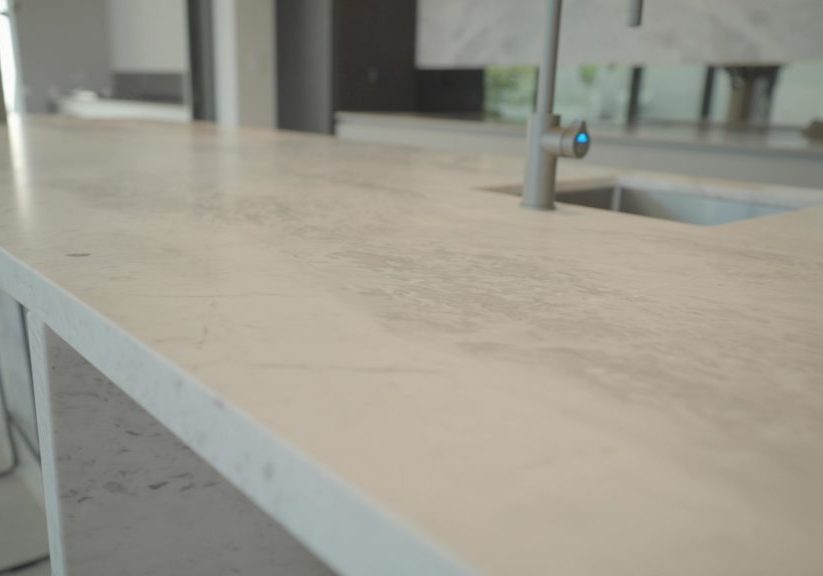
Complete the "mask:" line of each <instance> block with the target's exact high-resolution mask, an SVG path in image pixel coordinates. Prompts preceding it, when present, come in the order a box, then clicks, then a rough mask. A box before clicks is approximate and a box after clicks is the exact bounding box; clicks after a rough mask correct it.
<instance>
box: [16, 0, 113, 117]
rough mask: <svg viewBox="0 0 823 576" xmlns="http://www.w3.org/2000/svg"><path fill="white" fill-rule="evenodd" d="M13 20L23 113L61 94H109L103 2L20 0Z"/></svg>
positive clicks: (38, 109)
mask: <svg viewBox="0 0 823 576" xmlns="http://www.w3.org/2000/svg"><path fill="white" fill-rule="evenodd" d="M16 15H17V35H18V43H19V47H20V67H21V72H22V86H23V93H24V99H25V103H26V110H27V111H28V112H30V113H33V114H42V113H46V112H48V111H49V109H50V105H49V102H50V95H52V94H56V93H59V92H62V91H67V90H72V89H75V88H85V89H90V90H96V91H101V92H105V91H109V90H110V89H111V81H112V78H111V68H110V63H109V32H108V30H109V21H108V0H72V1H71V2H67V1H65V0H20V4H19V7H18V11H17V14H16Z"/></svg>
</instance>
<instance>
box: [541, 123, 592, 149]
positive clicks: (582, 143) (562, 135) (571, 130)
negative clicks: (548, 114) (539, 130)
mask: <svg viewBox="0 0 823 576" xmlns="http://www.w3.org/2000/svg"><path fill="white" fill-rule="evenodd" d="M541 143H542V145H543V149H544V150H546V152H548V153H549V154H554V155H555V156H562V157H566V158H582V157H583V156H585V155H586V154H587V153H588V152H589V146H590V145H591V136H589V131H588V129H587V127H586V121H585V120H582V119H577V120H575V121H574V122H572V123H571V124H569V126H568V127H566V128H563V127H562V126H556V127H554V128H551V129H549V130H548V131H547V132H546V133H545V134H544V135H543V138H542V139H541Z"/></svg>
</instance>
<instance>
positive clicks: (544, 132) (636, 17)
mask: <svg viewBox="0 0 823 576" xmlns="http://www.w3.org/2000/svg"><path fill="white" fill-rule="evenodd" d="M562 7H563V0H549V6H548V26H547V29H546V39H545V43H544V45H543V54H542V61H541V64H540V75H539V78H538V86H537V109H536V110H535V112H534V114H533V115H532V116H531V118H530V119H529V136H528V153H527V157H526V184H525V186H524V188H523V206H524V207H526V208H534V209H536V210H554V196H555V183H556V173H557V159H558V158H561V157H565V158H582V157H583V156H585V155H586V153H587V152H588V151H589V145H590V144H591V137H590V136H589V133H588V131H587V129H586V123H585V122H584V121H583V120H575V121H574V122H572V123H571V125H569V126H568V127H566V128H563V127H562V126H561V125H560V116H558V115H557V114H554V85H555V81H556V79H557V51H558V47H559V45H560V12H561V9H562ZM642 14H643V0H630V4H629V26H639V25H640V22H641V19H642Z"/></svg>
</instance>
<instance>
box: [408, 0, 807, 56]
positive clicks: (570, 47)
mask: <svg viewBox="0 0 823 576" xmlns="http://www.w3.org/2000/svg"><path fill="white" fill-rule="evenodd" d="M627 6H628V0H567V1H566V2H565V3H564V6H563V11H564V14H563V25H562V32H561V48H560V65H561V66H562V65H576V64H589V63H638V64H639V63H646V64H677V63H684V62H693V63H704V62H711V63H752V64H753V63H769V64H771V63H775V62H789V61H795V60H815V59H821V58H823V2H820V1H819V0H777V1H775V0H723V1H716V0H647V1H646V2H645V15H644V21H643V26H642V27H641V28H633V29H629V28H627V27H626V20H627ZM545 10H546V0H511V1H509V0H506V1H504V0H445V1H444V0H420V1H419V2H418V27H417V34H418V37H417V38H418V41H417V63H418V65H419V66H421V67H423V68H455V67H457V68H465V67H481V66H489V65H525V64H536V63H537V62H538V60H539V53H540V48H541V45H542V38H543V34H544V33H545V17H544V15H545Z"/></svg>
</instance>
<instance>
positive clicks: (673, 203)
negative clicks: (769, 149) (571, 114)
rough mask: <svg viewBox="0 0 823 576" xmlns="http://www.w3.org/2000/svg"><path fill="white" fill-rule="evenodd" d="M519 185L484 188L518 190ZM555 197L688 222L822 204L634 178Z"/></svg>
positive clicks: (793, 194)
mask: <svg viewBox="0 0 823 576" xmlns="http://www.w3.org/2000/svg"><path fill="white" fill-rule="evenodd" d="M521 188H522V187H521V186H505V187H499V188H486V189H485V190H489V191H494V192H504V193H508V194H512V195H518V196H519V195H520V193H521ZM557 202H558V203H565V204H575V205H578V206H587V207H589V208H598V209H601V210H610V211H613V212H623V213H625V214H635V215H638V216H648V217H650V218H660V219H663V220H673V221H675V222H685V223H688V224H697V225H700V226H717V225H720V224H727V223H729V222H735V221H739V220H748V219H751V218H760V217H763V216H769V215H772V214H779V213H781V212H789V211H792V210H798V209H801V208H806V207H809V206H814V205H817V204H823V192H818V191H810V190H804V189H799V188H778V187H769V188H767V189H763V190H761V189H757V190H755V189H747V188H743V187H740V186H737V185H734V186H731V185H728V186H722V185H717V186H712V187H711V189H708V188H706V187H695V186H691V187H690V186H689V185H688V183H684V182H674V183H672V182H666V181H654V180H652V181H648V182H647V181H643V180H639V179H634V178H628V179H623V180H618V181H616V182H612V183H609V184H606V185H602V186H588V187H580V186H579V185H578V186H574V187H572V188H571V189H569V188H568V187H566V189H565V190H564V189H562V188H561V190H559V191H558V193H557Z"/></svg>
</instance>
